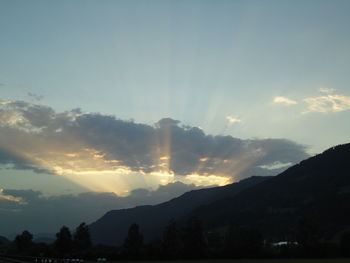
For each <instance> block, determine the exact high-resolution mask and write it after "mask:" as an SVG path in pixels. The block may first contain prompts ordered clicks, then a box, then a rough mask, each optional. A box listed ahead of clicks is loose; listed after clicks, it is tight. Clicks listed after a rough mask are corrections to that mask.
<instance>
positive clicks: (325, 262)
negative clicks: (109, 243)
mask: <svg viewBox="0 0 350 263" xmlns="http://www.w3.org/2000/svg"><path fill="white" fill-rule="evenodd" d="M111 263H350V258H344V259H229V260H222V259H208V260H174V261H170V260H169V261H168V260H164V261H162V260H149V261H148V260H146V261H113V262H111Z"/></svg>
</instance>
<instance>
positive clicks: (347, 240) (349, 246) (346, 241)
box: [340, 232, 350, 257]
mask: <svg viewBox="0 0 350 263" xmlns="http://www.w3.org/2000/svg"><path fill="white" fill-rule="evenodd" d="M340 248H341V251H342V255H343V256H344V257H350V232H345V233H344V234H343V235H342V236H341V238H340Z"/></svg>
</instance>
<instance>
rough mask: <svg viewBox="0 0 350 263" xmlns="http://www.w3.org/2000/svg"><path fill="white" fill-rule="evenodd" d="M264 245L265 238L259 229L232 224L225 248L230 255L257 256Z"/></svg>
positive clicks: (240, 256)
mask: <svg viewBox="0 0 350 263" xmlns="http://www.w3.org/2000/svg"><path fill="white" fill-rule="evenodd" d="M262 246H263V238H262V235H261V234H260V232H259V231H258V230H256V229H253V228H247V227H241V226H238V225H230V227H229V229H228V231H227V234H226V239H225V250H226V254H227V255H228V256H229V257H233V258H242V257H244V258H247V257H248V258H249V257H257V256H258V255H259V254H260V253H261V249H262Z"/></svg>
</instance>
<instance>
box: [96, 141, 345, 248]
mask: <svg viewBox="0 0 350 263" xmlns="http://www.w3.org/2000/svg"><path fill="white" fill-rule="evenodd" d="M349 160H350V144H345V145H339V146H336V147H332V148H330V149H328V150H326V151H325V152H323V153H322V154H319V155H316V156H314V157H311V158H309V159H307V160H304V161H302V162H300V163H299V164H297V165H295V166H293V167H290V168H289V169H287V170H286V171H285V172H283V173H281V174H280V175H278V176H275V177H268V178H262V177H251V178H249V179H246V180H243V181H241V182H238V183H234V184H231V185H228V186H224V187H215V188H211V189H201V190H197V191H191V192H188V193H186V194H184V195H182V196H180V197H178V198H175V199H173V200H171V201H169V202H166V203H162V204H159V205H156V206H141V207H135V208H132V209H124V210H114V211H110V212H108V213H107V214H106V215H105V216H103V217H102V218H101V219H99V220H98V221H96V222H95V223H93V224H91V225H90V229H91V233H92V237H93V241H94V242H95V243H106V244H114V245H118V244H121V243H122V242H123V239H124V238H125V236H126V233H127V229H128V227H129V225H130V224H132V223H134V222H135V223H138V224H139V225H140V227H141V230H142V232H143V233H144V235H145V238H146V241H147V240H150V239H152V238H154V237H156V236H159V235H160V234H161V231H162V229H163V227H164V225H165V224H166V223H167V222H168V221H169V220H170V219H171V218H173V219H176V220H180V221H182V222H183V221H184V220H186V218H188V217H190V216H197V217H199V218H200V219H201V220H202V221H203V223H204V224H203V225H204V227H205V228H206V229H207V230H210V229H215V228H218V227H224V226H227V225H229V224H238V225H242V226H250V227H256V228H258V229H260V231H262V232H263V234H264V235H265V236H266V237H270V238H276V239H285V238H291V239H294V238H295V234H296V226H297V224H298V222H299V221H300V220H301V219H307V220H310V221H312V222H313V224H314V226H315V227H316V228H317V229H318V231H319V233H322V236H323V237H331V236H332V235H334V234H335V233H337V232H339V231H341V230H343V229H345V228H347V227H348V226H349V225H350V223H349V222H350V207H349V203H350V172H349V166H350V165H349Z"/></svg>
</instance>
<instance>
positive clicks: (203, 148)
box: [0, 101, 308, 179]
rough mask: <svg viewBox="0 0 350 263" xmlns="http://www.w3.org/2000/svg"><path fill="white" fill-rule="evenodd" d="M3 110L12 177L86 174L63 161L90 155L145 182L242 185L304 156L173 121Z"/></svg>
mask: <svg viewBox="0 0 350 263" xmlns="http://www.w3.org/2000/svg"><path fill="white" fill-rule="evenodd" d="M0 106H1V107H0V124H1V125H0V139H1V142H0V163H2V164H7V165H13V167H14V168H15V169H33V170H34V171H36V172H47V171H49V170H50V169H51V168H52V167H50V164H51V165H52V163H54V162H53V161H52V160H56V162H57V163H54V165H59V166H61V167H63V168H70V169H74V168H77V169H80V170H81V169H85V168H86V169H91V168H92V167H88V166H85V167H84V165H83V164H81V166H78V167H69V166H68V165H67V159H69V158H72V157H63V156H65V154H67V153H79V154H80V155H81V156H80V157H78V158H81V159H82V158H85V159H86V158H89V156H88V152H87V149H90V150H91V149H93V150H94V151H95V152H94V154H95V155H96V153H98V154H99V155H100V156H101V159H103V161H104V163H109V164H110V166H111V167H113V168H116V167H127V168H128V169H130V170H132V171H134V172H141V173H145V174H147V173H151V172H155V171H160V170H162V171H164V169H168V170H169V171H171V172H173V173H174V174H175V175H188V174H200V175H210V174H215V175H222V176H232V177H234V179H241V178H244V177H246V176H250V175H253V174H258V175H264V174H276V173H278V172H280V169H277V170H276V169H275V170H271V167H272V168H273V167H274V166H273V165H274V164H281V163H282V164H286V163H289V164H294V163H296V162H299V161H300V160H302V159H305V158H306V157H307V156H308V155H307V153H306V152H305V147H304V146H303V145H300V144H297V143H295V142H292V141H289V140H286V139H251V140H241V139H238V138H234V137H232V136H221V135H220V136H212V135H206V134H205V133H204V132H203V131H202V130H201V129H199V128H196V127H189V126H183V125H180V122H179V121H176V120H172V119H170V118H165V119H162V120H160V121H159V122H158V123H156V124H155V125H153V126H151V125H146V124H140V123H135V122H132V121H125V120H119V119H116V118H115V117H114V116H108V115H102V114H98V113H82V112H81V111H80V110H79V109H75V110H72V111H68V112H63V113H56V112H55V111H54V110H53V109H52V108H50V107H47V106H42V105H33V104H29V103H27V102H22V101H15V102H7V103H3V104H2V105H0ZM76 158H77V157H76ZM162 158H163V159H162ZM167 158H168V161H164V159H167ZM38 160H40V161H38ZM162 160H163V161H162ZM76 163H78V162H76ZM80 163H81V162H80ZM86 163H88V162H86ZM165 163H166V164H165ZM38 164H39V165H38ZM40 164H41V166H42V167H40ZM65 166H67V167H65ZM165 166H167V167H165ZM276 167H277V166H276ZM94 168H96V167H94ZM96 169H104V168H103V167H100V168H99V167H97V168H96ZM52 172H54V171H53V170H52Z"/></svg>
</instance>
